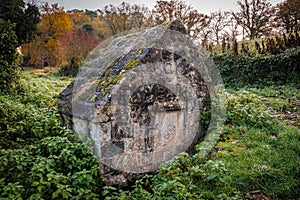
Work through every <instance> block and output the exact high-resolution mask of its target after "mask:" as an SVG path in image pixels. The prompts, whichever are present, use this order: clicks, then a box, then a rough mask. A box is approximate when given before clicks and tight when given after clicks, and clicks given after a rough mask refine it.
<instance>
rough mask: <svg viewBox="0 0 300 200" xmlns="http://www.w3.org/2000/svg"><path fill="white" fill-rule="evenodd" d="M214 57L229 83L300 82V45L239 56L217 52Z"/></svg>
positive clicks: (226, 82) (222, 74)
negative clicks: (273, 53) (264, 53)
mask: <svg viewBox="0 0 300 200" xmlns="http://www.w3.org/2000/svg"><path fill="white" fill-rule="evenodd" d="M213 59H214V61H215V63H216V65H217V67H218V69H219V70H220V73H221V76H222V78H223V81H224V83H225V85H226V86H229V87H233V88H239V87H244V86H267V85H273V84H279V85H280V84H300V68H299V65H300V48H299V47H298V48H295V49H290V50H287V51H285V52H284V53H281V54H277V55H258V56H256V57H253V58H252V57H245V56H243V57H235V56H234V55H231V54H224V55H215V56H213Z"/></svg>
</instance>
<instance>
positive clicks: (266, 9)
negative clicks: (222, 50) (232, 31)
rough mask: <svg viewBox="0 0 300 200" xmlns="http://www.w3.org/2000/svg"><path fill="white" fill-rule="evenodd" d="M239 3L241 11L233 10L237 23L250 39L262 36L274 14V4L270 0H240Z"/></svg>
mask: <svg viewBox="0 0 300 200" xmlns="http://www.w3.org/2000/svg"><path fill="white" fill-rule="evenodd" d="M237 4H238V6H239V8H240V10H239V12H236V13H235V12H232V15H233V17H234V19H235V20H236V22H237V24H238V25H240V26H241V27H242V28H243V30H244V31H246V33H247V36H248V37H249V38H250V39H253V38H259V37H261V36H262V33H263V32H264V29H265V28H266V27H268V23H269V22H270V18H271V17H272V15H273V14H274V8H273V7H272V4H271V3H270V2H269V1H268V0H238V1H237Z"/></svg>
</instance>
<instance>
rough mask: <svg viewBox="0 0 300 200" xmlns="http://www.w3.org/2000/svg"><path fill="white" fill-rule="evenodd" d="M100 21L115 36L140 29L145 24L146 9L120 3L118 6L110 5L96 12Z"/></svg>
mask: <svg viewBox="0 0 300 200" xmlns="http://www.w3.org/2000/svg"><path fill="white" fill-rule="evenodd" d="M97 11H98V13H99V17H100V20H102V21H103V22H104V23H105V24H106V26H107V27H108V29H109V30H110V32H111V35H116V34H118V33H122V32H124V31H128V30H131V29H133V28H138V29H139V28H141V27H143V26H144V25H145V24H146V21H147V18H146V17H145V13H147V12H148V9H147V8H146V7H144V6H138V5H130V4H129V3H125V2H123V3H121V5H119V6H117V7H116V6H114V5H112V4H110V5H108V6H105V7H104V8H103V9H98V10H97Z"/></svg>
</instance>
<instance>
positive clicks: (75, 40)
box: [59, 29, 99, 66]
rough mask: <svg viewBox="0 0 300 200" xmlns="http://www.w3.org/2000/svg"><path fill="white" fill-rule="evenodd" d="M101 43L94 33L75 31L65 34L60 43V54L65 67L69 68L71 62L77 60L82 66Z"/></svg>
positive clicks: (82, 30)
mask: <svg viewBox="0 0 300 200" xmlns="http://www.w3.org/2000/svg"><path fill="white" fill-rule="evenodd" d="M98 43H99V38H98V37H97V36H95V35H94V34H93V32H89V31H86V30H84V29H73V30H72V31H70V32H68V33H66V34H64V36H63V37H62V38H61V40H60V41H59V44H60V51H59V54H60V56H61V57H62V59H63V60H64V63H62V65H63V66H69V65H70V62H71V60H73V61H74V60H76V62H77V63H76V64H77V65H80V64H81V62H82V61H83V60H84V59H85V57H86V56H87V55H88V53H90V52H91V50H93V49H94V48H95V47H96V46H97V44H98Z"/></svg>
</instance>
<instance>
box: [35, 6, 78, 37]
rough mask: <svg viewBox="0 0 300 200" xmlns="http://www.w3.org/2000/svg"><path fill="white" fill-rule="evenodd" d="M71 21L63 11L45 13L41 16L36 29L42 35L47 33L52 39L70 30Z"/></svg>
mask: <svg viewBox="0 0 300 200" xmlns="http://www.w3.org/2000/svg"><path fill="white" fill-rule="evenodd" d="M72 27H73V22H72V21H71V19H70V18H69V16H68V14H67V13H66V12H64V11H59V12H54V13H46V14H43V15H42V16H41V22H40V23H39V24H38V30H39V32H40V33H42V34H44V35H49V36H50V37H52V38H54V39H60V38H61V37H62V36H63V35H64V33H66V32H68V31H71V30H72Z"/></svg>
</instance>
